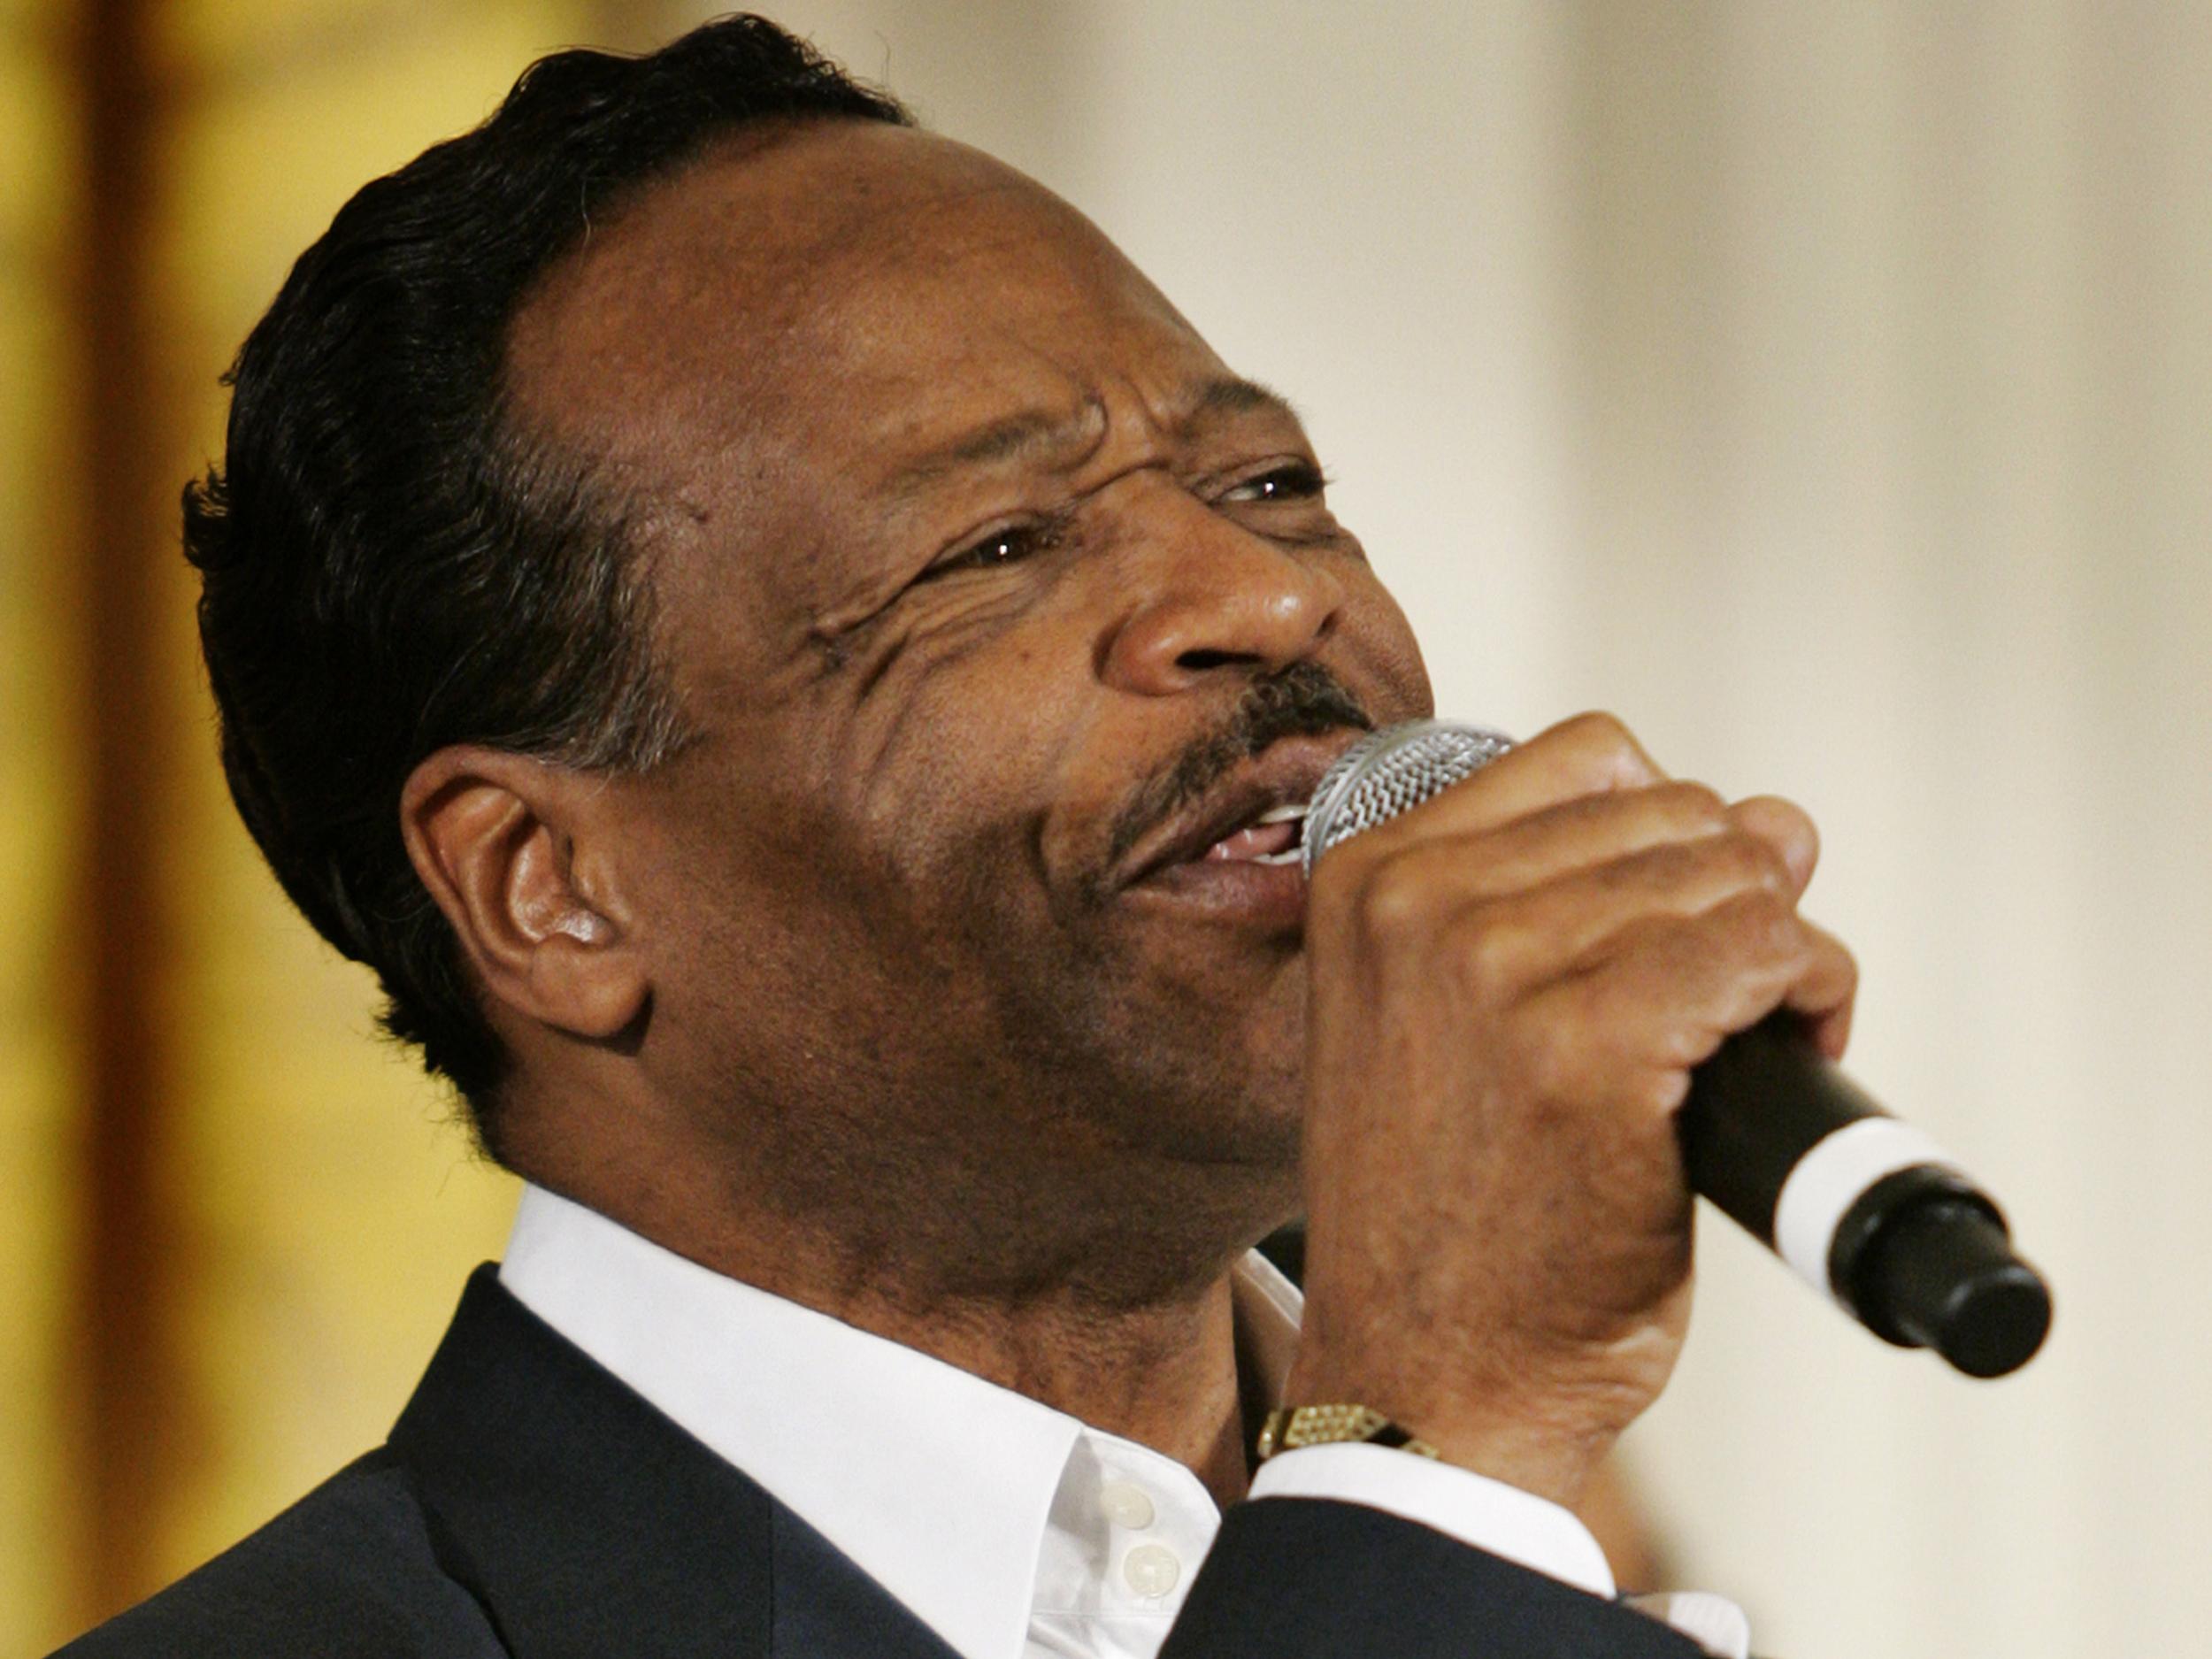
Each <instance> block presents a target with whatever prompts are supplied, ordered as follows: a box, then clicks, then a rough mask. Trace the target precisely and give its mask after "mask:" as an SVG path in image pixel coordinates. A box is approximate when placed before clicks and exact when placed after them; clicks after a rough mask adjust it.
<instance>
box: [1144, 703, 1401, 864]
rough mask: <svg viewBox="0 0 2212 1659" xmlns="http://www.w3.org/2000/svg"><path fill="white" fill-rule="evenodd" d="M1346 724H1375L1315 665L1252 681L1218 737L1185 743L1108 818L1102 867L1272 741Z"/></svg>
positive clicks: (1364, 728)
mask: <svg viewBox="0 0 2212 1659" xmlns="http://www.w3.org/2000/svg"><path fill="white" fill-rule="evenodd" d="M1346 726H1350V727H1352V728H1353V729H1355V730H1356V731H1362V732H1371V731H1373V730H1374V729H1375V722H1374V720H1373V719H1372V718H1371V717H1370V716H1369V714H1368V712H1367V710H1366V709H1365V708H1364V707H1363V706H1362V704H1361V703H1360V700H1359V699H1358V698H1357V697H1356V696H1354V695H1352V693H1351V692H1350V690H1349V689H1348V688H1347V687H1346V686H1345V685H1344V682H1343V681H1341V680H1339V679H1337V677H1336V676H1335V675H1334V674H1332V673H1331V672H1329V671H1328V670H1327V669H1325V668H1324V667H1322V666H1321V665H1320V664H1318V663H1294V664H1291V666H1289V667H1288V668H1286V669H1284V670H1283V671H1282V672H1280V673H1278V674H1271V675H1270V676H1269V677H1268V678H1267V679H1265V680H1254V681H1253V682H1252V684H1251V685H1250V686H1248V687H1246V688H1245V693H1244V695H1243V696H1242V697H1240V699H1238V702H1237V706H1236V707H1235V708H1234V709H1233V710H1230V712H1229V717H1228V718H1227V719H1226V720H1225V721H1224V722H1223V723H1222V726H1221V728H1220V729H1219V730H1218V731H1216V732H1212V733H1208V734H1207V735H1206V736H1204V737H1202V738H1200V739H1198V740H1197V741H1194V742H1193V743H1192V744H1190V746H1189V747H1187V749H1184V750H1183V752H1182V753H1181V754H1180V755H1179V756H1177V757H1175V759H1174V760H1172V761H1171V762H1170V763H1169V764H1167V765H1165V766H1164V767H1163V768H1161V769H1160V771H1158V772H1155V773H1154V774H1153V775H1152V776H1151V777H1150V778H1148V779H1147V780H1145V781H1144V782H1143V783H1141V784H1140V785H1139V786H1138V787H1137V790H1136V793H1135V794H1134V795H1132V796H1131V797H1130V799H1129V802H1128V804H1127V805H1125V806H1124V807H1123V808H1122V810H1120V811H1119V812H1118V813H1117V814H1116V815H1115V817H1114V826H1113V835H1112V841H1111V843H1110V847H1109V849H1108V852H1107V861H1106V867H1107V868H1108V869H1113V868H1115V867H1116V866H1118V864H1120V863H1121V861H1122V859H1123V858H1125V856H1128V853H1129V851H1130V849H1132V848H1133V847H1134V846H1135V845H1136V844H1137V841H1138V839H1139V838H1140V837H1141V836H1142V835H1143V834H1144V833H1145V832H1146V831H1147V830H1148V829H1150V828H1151V827H1152V826H1154V825H1155V824H1157V823H1158V822H1160V820H1161V819H1163V818H1166V817H1168V816H1169V815H1170V814H1171V813H1174V812H1178V811H1179V810H1182V809H1183V808H1184V807H1186V806H1187V805H1189V804H1190V803H1191V802H1193V801H1194V800H1196V799H1197V798H1198V797H1199V796H1200V795H1204V794H1205V793H1206V791H1207V790H1209V789H1210V788H1212V787H1213V786H1214V785H1215V784H1217V783H1218V782H1219V781H1220V780H1222V778H1223V777H1225V775H1226V774H1227V773H1229V772H1232V771H1233V770H1234V769H1235V768H1236V767H1238V766H1240V765H1242V764H1244V763H1245V762H1246V761H1248V760H1250V759H1251V758H1252V757H1254V756H1256V755H1257V754H1259V753H1260V752H1261V751H1262V750H1263V749H1266V748H1267V747H1268V745H1269V744H1271V743H1272V742H1274V741H1276V740H1277V739H1279V738H1285V737H1318V736H1320V735H1322V734H1323V733H1328V732H1335V731H1340V730H1342V729H1343V728H1344V727H1346Z"/></svg>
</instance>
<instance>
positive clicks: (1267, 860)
mask: <svg viewBox="0 0 2212 1659" xmlns="http://www.w3.org/2000/svg"><path fill="white" fill-rule="evenodd" d="M1306 806H1307V803H1305V802H1303V801H1286V802H1284V803H1282V804H1281V805H1280V806H1272V807H1270V808H1269V809H1268V810H1266V811H1264V812H1263V813H1261V814H1260V815H1259V817H1257V818H1254V819H1253V820H1252V821H1251V822H1250V823H1249V824H1248V825H1246V826H1244V827H1243V828H1242V829H1239V830H1233V831H1232V832H1230V833H1228V834H1226V835H1224V836H1223V837H1222V838H1221V839H1220V840H1219V841H1216V842H1214V844H1213V845H1212V846H1210V847H1209V848H1207V849H1206V851H1205V853H1204V855H1203V856H1202V858H1201V859H1200V861H1199V862H1201V863H1204V864H1296V863H1297V862H1298V859H1299V857H1300V856H1301V855H1302V853H1303V852H1304V850H1305V838H1306Z"/></svg>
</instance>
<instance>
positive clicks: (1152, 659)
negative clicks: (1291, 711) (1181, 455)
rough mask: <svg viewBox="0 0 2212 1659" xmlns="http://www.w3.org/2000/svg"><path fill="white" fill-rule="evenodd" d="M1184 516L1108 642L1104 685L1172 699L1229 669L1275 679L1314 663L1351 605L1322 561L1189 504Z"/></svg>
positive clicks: (1163, 537) (1148, 566)
mask: <svg viewBox="0 0 2212 1659" xmlns="http://www.w3.org/2000/svg"><path fill="white" fill-rule="evenodd" d="M1179 507H1180V511H1179V512H1177V513H1176V514H1174V515H1173V517H1172V522H1171V523H1170V524H1167V525H1164V526H1155V527H1154V532H1153V534H1154V536H1155V537H1156V538H1157V539H1156V541H1155V543H1154V545H1155V548H1156V553H1155V555H1154V556H1153V557H1148V558H1147V559H1146V560H1144V561H1143V565H1142V570H1143V574H1142V575H1141V577H1140V578H1139V579H1138V586H1137V588H1136V590H1135V592H1134V594H1133V603H1130V604H1129V606H1128V608H1127V609H1126V610H1125V611H1123V612H1122V614H1121V616H1120V618H1119V620H1118V622H1117V624H1116V626H1115V627H1114V630H1113V633H1112V634H1111V635H1110V638H1109V639H1108V640H1107V641H1106V647H1105V650H1104V652H1103V654H1102V659H1101V664H1100V674H1101V678H1102V679H1103V680H1105V681H1106V683H1107V684H1108V685H1110V686H1111V687H1114V688H1115V689H1117V690H1119V691H1128V692H1134V693H1136V694H1137V695H1141V696H1154V697H1161V696H1172V695H1175V694H1177V693H1179V692H1183V691H1187V690H1190V689H1191V688H1192V687H1194V686H1196V685H1197V684H1199V683H1200V682H1201V681H1202V680H1205V679H1206V678H1208V677H1209V676H1210V675H1213V674H1215V673H1217V672H1219V671H1221V670H1223V669H1233V670H1241V671H1243V672H1247V673H1255V672H1256V673H1263V674H1264V673H1271V672H1276V671H1278V670H1280V669H1285V668H1287V667H1289V666H1290V665H1291V664H1294V663H1297V662H1301V661H1303V660H1304V659H1305V658H1307V657H1311V656H1312V655H1313V653H1314V651H1315V650H1316V649H1317V648H1318V647H1319V646H1320V644H1321V642H1322V641H1324V640H1325V639H1327V638H1328V637H1329V634H1330V633H1331V631H1332V630H1333V629H1334V628H1335V626H1336V624H1337V618H1338V616H1339V614H1340V611H1342V609H1343V606H1344V597H1345V595H1344V588H1343V585H1342V584H1341V583H1340V582H1339V581H1338V580H1337V579H1336V578H1335V577H1334V576H1333V575H1331V574H1330V573H1329V572H1327V571H1326V570H1325V569H1324V568H1322V567H1321V565H1320V564H1319V563H1318V557H1319V556H1317V555H1315V554H1302V553H1300V552H1299V551H1297V550H1296V549H1288V548H1285V547H1282V546H1280V545H1279V544H1277V543H1276V542H1273V541H1269V540H1268V539H1267V538H1265V537H1264V536H1261V535H1256V534H1254V533H1253V532H1251V531H1249V530H1248V529H1245V528H1244V527H1242V526H1239V525H1236V524H1233V523H1232V522H1230V521H1229V520H1228V519H1227V518H1224V517H1223V516H1222V515H1221V514H1220V513H1218V512H1217V511H1215V510H1213V509H1212V508H1210V507H1208V506H1206V505H1205V504H1204V503H1200V502H1195V501H1192V500H1190V499H1189V498H1188V497H1185V498H1183V501H1182V502H1181V503H1179Z"/></svg>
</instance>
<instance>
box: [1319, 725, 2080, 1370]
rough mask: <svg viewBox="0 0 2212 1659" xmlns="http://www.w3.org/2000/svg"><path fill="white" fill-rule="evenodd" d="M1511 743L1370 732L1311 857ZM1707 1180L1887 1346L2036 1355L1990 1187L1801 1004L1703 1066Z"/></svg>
mask: <svg viewBox="0 0 2212 1659" xmlns="http://www.w3.org/2000/svg"><path fill="white" fill-rule="evenodd" d="M1512 747H1513V741H1512V740H1511V739H1510V738H1508V737H1506V736H1504V735H1503V734H1502V733H1497V732H1493V731H1489V730H1486V729H1485V728H1483V727H1481V726H1462V725H1457V724H1455V723H1453V722H1450V721H1445V720H1415V721H1411V722H1409V723H1408V724H1406V725H1404V726H1390V727H1388V728H1386V729H1385V730H1383V731H1379V732H1375V733H1370V734H1369V735H1368V736H1366V737H1364V738H1363V739H1362V740H1361V741H1359V742H1357V743H1356V744H1354V745H1353V746H1352V747H1351V748H1350V749H1347V750H1345V752H1344V753H1343V754H1342V755H1341V756H1340V757H1338V759H1337V761H1336V763H1335V764H1333V766H1331V767H1330V768H1329V770H1328V771H1327V772H1325V773H1324V774H1323V776H1322V779H1321V781H1320V783H1319V785H1318V786H1317V787H1316V788H1315V790H1314V794H1313V804H1312V805H1311V807H1310V808H1309V809H1308V811H1307V814H1306V828H1305V868H1306V874H1307V875H1308V876H1309V877H1310V876H1311V875H1312V874H1313V867H1314V864H1315V863H1316V862H1317V860H1318V859H1319V858H1320V857H1321V856H1322V855H1323V854H1325V853H1326V852H1327V851H1328V850H1329V849H1331V848H1332V847H1334V846H1335V845H1337V843H1339V842H1340V841H1347V840H1348V839H1349V838H1351V837H1352V836H1354V835H1356V834H1358V833H1360V832H1361V831H1363V830H1368V829H1372V828H1373V827H1374V826H1376V825H1378V824H1380V823H1382V822H1383V821H1384V820H1385V819H1386V818H1395V817H1396V816H1397V815H1398V814H1399V813H1401V812H1403V811H1405V810H1408V809H1409V808H1411V807H1415V806H1418V805H1419V804H1420V803H1422V802H1424V801H1425V800H1427V799H1428V798H1429V797H1430V796H1432V795H1438V794H1440V793H1441V792H1442V791H1444V790H1446V789H1448V788H1449V787H1451V786H1452V785H1454V784H1455V783H1457V782H1459V781H1460V780H1462V779H1463V778H1465V777H1467V776H1468V775H1469V774H1471V773H1472V772H1477V771H1479V770H1480V769H1481V768H1482V767H1484V766H1486V765H1487V764H1489V763H1490V762H1491V761H1493V760H1495V759H1496V758H1497V757H1499V756H1501V755H1502V754H1504V753H1505V752H1506V750H1508V749H1511V748H1512ZM1675 1123H1676V1128H1677V1130H1678V1133H1679V1134H1680V1136H1681V1141H1682V1158H1683V1166H1684V1170H1685V1172H1686V1174H1687V1176H1688V1178H1689V1183H1690V1186H1691V1188H1692V1189H1693V1190H1694V1191H1695V1192H1697V1193H1700V1194H1702V1195H1703V1196H1704V1197H1706V1198H1707V1199H1709V1200H1710V1201H1711V1202H1713V1203H1714V1204H1715V1205H1716V1206H1717V1207H1718V1208H1719V1210H1721V1211H1722V1212H1723V1213H1724V1214H1725V1215H1726V1216H1728V1217H1730V1218H1731V1219H1732V1220H1733V1221H1735V1222H1736V1223H1737V1224H1738V1225H1740V1226H1741V1227H1743V1228H1744V1229H1745V1230H1746V1231H1747V1232H1748V1233H1750V1234H1751V1235H1752V1237H1754V1238H1755V1239H1757V1240H1759V1242H1760V1243H1762V1244H1763V1245H1765V1246H1766V1247H1767V1248H1769V1249H1770V1250H1772V1251H1774V1252H1775V1253H1776V1254H1777V1255H1778V1256H1781V1258H1782V1259H1783V1260H1784V1261H1785V1262H1786V1263H1788V1264H1789V1266H1790V1267H1791V1269H1792V1270H1793V1271H1795V1272H1796V1273H1797V1275H1798V1277H1800V1278H1801V1279H1804V1280H1805V1281H1806V1283H1808V1284H1809V1285H1810V1286H1812V1287H1813V1288H1814V1289H1815V1290H1816V1291H1819V1292H1821V1293H1822V1294H1824V1295H1827V1296H1831V1297H1832V1298H1833V1299H1834V1300H1835V1301H1836V1302H1838V1303H1839V1304H1840V1305H1841V1306H1842V1307H1843V1309H1844V1310H1846V1311H1847V1312H1848V1313H1850V1314H1851V1315H1853V1316H1854V1317H1856V1318H1857V1319H1858V1320H1859V1321H1860V1323H1862V1324H1863V1325H1865V1326H1866V1327H1867V1328H1868V1329H1869V1330H1870V1331H1872V1332H1873V1333H1875V1334H1876V1335H1877V1336H1878V1337H1881V1338H1882V1339H1883V1340H1886V1341H1889V1342H1893V1343H1895V1344H1896V1345H1897V1346H1898V1347H1900V1348H1933V1349H1935V1351H1936V1352H1937V1353H1939V1354H1940V1355H1941V1356H1943V1357H1944V1358H1945V1359H1946V1360H1947V1361H1949V1362H1950V1363H1951V1364H1953V1365H1954V1366H1955V1367H1956V1368H1957V1369H1958V1370H1960V1371H1963V1372H1965V1373H1966V1374H1967V1375H1968V1376H1970V1377H2001V1376H2003V1375H2005V1374H2006V1373H2007V1372H2008V1371H2016V1370H2018V1369H2019V1368H2020V1367H2021V1366H2023V1365H2024V1364H2026V1363H2028V1361H2029V1360H2030V1359H2031V1358H2032V1357H2033V1356H2034V1355H2035V1351H2036V1349H2037V1348H2039V1347H2041V1346H2042V1343H2043V1338H2044V1335H2045V1334H2046V1333H2047V1332H2048V1331H2049V1329H2050V1325H2051V1293H2050V1289H2049V1287H2048V1286H2047V1285H2045V1283H2044V1282H2043V1279H2042V1277H2041V1275H2039V1273H2038V1272H2037V1271H2035V1269H2034V1268H2032V1267H2031V1266H2030V1265H2029V1264H2028V1263H2026V1262H2024V1261H2023V1260H2022V1259H2021V1258H2020V1256H2017V1255H2016V1254H2015V1253H2014V1251H2013V1249H2012V1246H2011V1241H2010V1237H2009V1235H2008V1233H2007V1231H2006V1227H2005V1218H2004V1216H2003V1213H2002V1212H2001V1211H2000V1210H1998V1208H1997V1206H1996V1204H1995V1203H1994V1202H1992V1201H1991V1199H1990V1198H1989V1196H1988V1194H1985V1193H1984V1192H1983V1191H1982V1190H1981V1189H1980V1188H1979V1187H1976V1186H1975V1185H1974V1183H1973V1182H1972V1181H1971V1180H1970V1179H1968V1178H1967V1176H1966V1173H1965V1171H1963V1170H1962V1169H1961V1168H1960V1167H1959V1165H1958V1164H1957V1162H1956V1161H1955V1159H1953V1158H1952V1157H1951V1156H1949V1155H1948V1154H1947V1153H1946V1152H1944V1151H1943V1149H1942V1148H1940V1147H1939V1146H1938V1145H1937V1144H1936V1143H1935V1142H1934V1141H1932V1140H1930V1139H1929V1138H1928V1137H1927V1136H1926V1135H1924V1134H1923V1133H1920V1132H1919V1131H1918V1130H1916V1129H1914V1128H1912V1127H1911V1126H1910V1125H1907V1124H1904V1123H1901V1122H1900V1121H1899V1120H1898V1119H1897V1118H1893V1117H1891V1116H1890V1115H1889V1114H1888V1113H1887V1112H1886V1111H1884V1110H1882V1109H1881V1108H1880V1107H1879V1106H1878V1105H1876V1104H1875V1102H1874V1101H1873V1100H1872V1098H1871V1097H1870V1096H1869V1095H1868V1094H1866V1093H1865V1091H1864V1090H1863V1089H1861V1088H1860V1087H1858V1085H1857V1084H1855V1083H1854V1082H1852V1081H1851V1079H1849V1078H1847V1077H1846V1076H1845V1075H1844V1074H1843V1073H1842V1071H1839V1070H1838V1069H1837V1068H1836V1067H1835V1066H1834V1065H1832V1064H1830V1063H1829V1062H1828V1060H1827V1059H1826V1058H1825V1056H1823V1055H1822V1054H1821V1053H1820V1052H1819V1050H1818V1049H1816V1048H1814V1046H1813V1044H1812V1042H1811V1041H1809V1038H1808V1037H1807V1036H1806V1034H1805V1033H1804V1031H1803V1030H1802V1028H1801V1024H1800V1022H1799V1020H1798V1018H1797V1017H1796V1016H1795V1015H1794V1014H1793V1013H1791V1012H1790V1011H1789V1010H1778V1011H1777V1012H1775V1013H1774V1014H1771V1015H1770V1016H1768V1018H1766V1019H1765V1020H1763V1022H1761V1023H1760V1024H1759V1025H1755V1026H1753V1027H1751V1028H1750V1029H1749V1030H1747V1031H1741V1032H1739V1033H1736V1034H1735V1035H1734V1036H1732V1037H1730V1038H1729V1039H1728V1040H1727V1041H1725V1042H1724V1043H1723V1044H1722V1045H1721V1046H1720V1048H1719V1050H1718V1051H1717V1053H1715V1054H1714V1055H1713V1056H1711V1058H1709V1059H1708V1060H1707V1061H1705V1062H1704V1064H1701V1065H1700V1066H1698V1067H1697V1068H1696V1069H1695V1070H1694V1071H1692V1072H1691V1074H1690V1093H1689V1097H1688V1099H1687V1100H1686V1101H1685V1102H1684V1103H1683V1106H1682V1109H1681V1110H1680V1112H1679V1113H1678V1115H1677V1117H1676V1120H1675Z"/></svg>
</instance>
